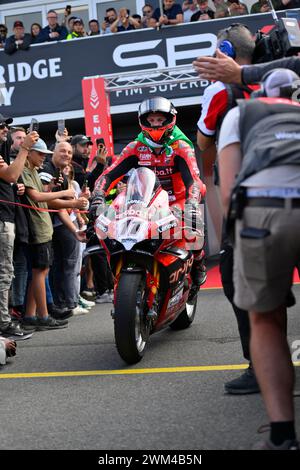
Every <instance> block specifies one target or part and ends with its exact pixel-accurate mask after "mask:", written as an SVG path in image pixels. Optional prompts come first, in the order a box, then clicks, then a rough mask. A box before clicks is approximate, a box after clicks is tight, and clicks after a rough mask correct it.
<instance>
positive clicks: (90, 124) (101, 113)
mask: <svg viewBox="0 0 300 470" xmlns="http://www.w3.org/2000/svg"><path fill="white" fill-rule="evenodd" d="M82 97H83V106H84V119H85V131H86V135H88V136H90V137H91V138H92V141H93V143H94V145H93V148H92V152H91V155H92V156H94V155H95V154H96V152H97V145H96V140H97V138H99V137H102V138H103V139H104V142H105V146H106V148H107V150H108V156H112V155H113V154H114V146H113V132H112V123H111V116H110V103H109V96H108V94H107V93H106V92H105V82H104V79H103V78H101V77H97V78H86V79H84V80H82Z"/></svg>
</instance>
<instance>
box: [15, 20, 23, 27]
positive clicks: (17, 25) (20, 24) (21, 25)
mask: <svg viewBox="0 0 300 470" xmlns="http://www.w3.org/2000/svg"><path fill="white" fill-rule="evenodd" d="M14 28H24V25H23V23H22V21H15V22H14Z"/></svg>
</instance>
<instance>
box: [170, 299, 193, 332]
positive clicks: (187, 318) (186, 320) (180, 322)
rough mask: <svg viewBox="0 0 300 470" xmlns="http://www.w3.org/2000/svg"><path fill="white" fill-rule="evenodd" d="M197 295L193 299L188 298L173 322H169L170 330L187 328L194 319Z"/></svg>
mask: <svg viewBox="0 0 300 470" xmlns="http://www.w3.org/2000/svg"><path fill="white" fill-rule="evenodd" d="M197 299H198V297H197V295H195V296H194V297H193V299H191V300H188V301H187V303H186V305H185V309H184V310H183V311H182V312H181V313H180V315H179V316H178V317H177V318H176V320H175V321H173V323H171V325H170V328H172V330H185V329H186V328H188V327H189V326H190V325H191V324H192V323H193V321H194V318H195V315H196V309H197Z"/></svg>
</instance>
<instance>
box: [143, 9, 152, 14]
mask: <svg viewBox="0 0 300 470" xmlns="http://www.w3.org/2000/svg"><path fill="white" fill-rule="evenodd" d="M143 13H151V10H144V11H143Z"/></svg>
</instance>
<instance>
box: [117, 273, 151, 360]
mask: <svg viewBox="0 0 300 470" xmlns="http://www.w3.org/2000/svg"><path fill="white" fill-rule="evenodd" d="M145 286H146V283H145V275H144V273H127V272H124V273H122V274H121V277H120V280H119V285H118V288H117V295H116V304H115V314H114V329H115V342H116V346H117V350H118V352H119V354H120V356H121V358H122V359H123V360H124V361H125V362H127V364H136V363H137V362H139V361H140V360H141V359H142V357H143V355H144V353H145V349H146V346H147V343H148V340H149V336H150V322H149V320H147V319H146V312H147V304H146V290H145Z"/></svg>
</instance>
